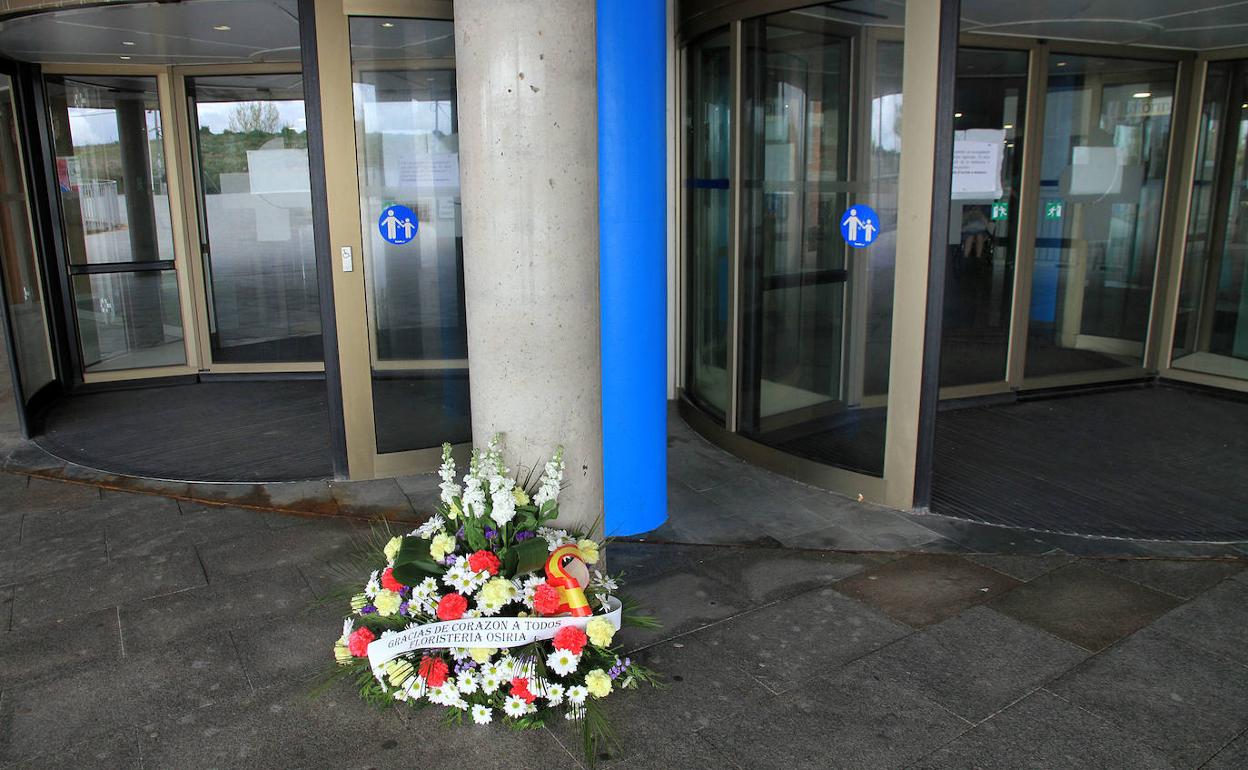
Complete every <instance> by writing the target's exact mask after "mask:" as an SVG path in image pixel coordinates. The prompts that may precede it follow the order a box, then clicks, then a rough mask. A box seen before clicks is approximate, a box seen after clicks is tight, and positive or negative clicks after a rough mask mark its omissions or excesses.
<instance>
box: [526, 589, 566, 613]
mask: <svg viewBox="0 0 1248 770" xmlns="http://www.w3.org/2000/svg"><path fill="white" fill-rule="evenodd" d="M562 604H563V599H561V598H559V592H558V591H556V590H555V587H554V586H552V585H551V584H550V583H541V584H539V585H538V586H537V588H536V589H535V590H534V591H533V609H535V610H537V612H538V614H539V615H554V614H555V613H556V612H558V611H559V606H560V605H562Z"/></svg>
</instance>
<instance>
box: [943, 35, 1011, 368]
mask: <svg viewBox="0 0 1248 770" xmlns="http://www.w3.org/2000/svg"><path fill="white" fill-rule="evenodd" d="M1028 58H1029V57H1028V54H1027V52H1026V51H996V50H987V49H982V48H961V49H959V50H958V78H957V84H956V86H955V90H954V97H953V110H954V118H953V127H954V147H955V150H954V154H955V156H958V157H962V156H964V155H970V154H971V153H975V152H980V153H984V154H985V155H990V156H991V157H992V158H993V160H994V161H995V162H996V163H999V169H998V173H997V179H995V180H991V181H990V182H989V181H987V180H981V179H979V178H977V177H976V176H973V175H969V174H967V175H965V176H964V178H965V179H966V180H968V181H966V182H963V183H959V184H955V185H954V186H955V188H956V189H955V190H954V193H953V200H952V201H951V202H950V207H949V237H948V240H947V242H946V243H947V245H946V254H947V264H946V269H945V304H944V323H943V327H942V332H941V338H940V385H941V387H950V386H958V385H971V384H977V383H986V382H1002V381H1004V380H1005V377H1006V372H1005V365H1006V354H1007V351H1008V349H1009V340H1010V304H1011V299H1012V297H1013V293H1014V259H1015V246H1016V241H1015V231H1016V230H1017V222H1018V196H1019V178H1020V176H1021V174H1022V158H1023V107H1024V105H1025V102H1026V97H1027V63H1028ZM994 145H997V147H994ZM993 153H996V154H995V155H993ZM970 180H974V181H970ZM985 188H991V189H985Z"/></svg>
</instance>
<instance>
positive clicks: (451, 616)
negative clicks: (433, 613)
mask: <svg viewBox="0 0 1248 770" xmlns="http://www.w3.org/2000/svg"><path fill="white" fill-rule="evenodd" d="M467 609H468V600H467V599H465V598H464V597H462V596H460V595H459V594H447V595H446V596H443V597H442V598H441V599H439V600H438V617H439V618H440V619H442V620H459V619H460V618H462V617H463V616H464V610H467Z"/></svg>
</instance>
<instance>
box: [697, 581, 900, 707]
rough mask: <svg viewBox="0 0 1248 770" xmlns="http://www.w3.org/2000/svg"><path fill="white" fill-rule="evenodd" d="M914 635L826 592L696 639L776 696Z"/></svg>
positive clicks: (776, 606) (757, 613)
mask: <svg viewBox="0 0 1248 770" xmlns="http://www.w3.org/2000/svg"><path fill="white" fill-rule="evenodd" d="M908 633H910V629H908V628H907V627H905V626H903V625H901V624H900V623H896V622H894V621H892V620H890V619H888V618H887V617H885V616H884V615H882V614H880V613H878V612H876V611H875V610H873V609H871V608H870V607H867V606H865V605H863V604H859V603H858V602H855V601H853V600H852V599H848V598H846V597H844V596H842V595H841V594H838V593H837V592H836V591H834V590H832V589H828V588H823V589H817V590H815V591H811V592H809V593H805V594H802V595H801V596H798V597H796V598H793V599H787V600H785V601H782V602H778V603H776V604H772V605H768V606H766V607H763V608H762V609H760V610H757V611H754V612H750V613H747V614H745V615H742V616H740V617H737V618H733V619H732V620H730V621H728V622H726V623H719V624H716V625H714V626H712V627H710V628H708V629H706V630H704V631H701V632H699V633H698V634H696V635H695V638H697V639H698V640H699V641H702V642H704V643H706V645H707V646H709V647H711V648H712V649H713V650H714V651H715V655H716V656H718V657H722V658H723V659H724V660H726V661H729V662H732V663H735V664H736V665H738V666H739V667H740V668H741V670H742V671H744V672H746V673H748V674H750V675H751V676H753V677H754V678H755V679H757V680H758V681H759V682H761V683H763V684H764V685H766V686H767V688H768V689H769V690H771V691H772V692H783V691H785V690H788V689H789V688H791V687H794V686H795V685H798V684H801V683H802V682H803V681H805V680H807V679H809V678H811V677H815V676H821V675H824V674H826V673H827V672H829V671H831V670H834V669H835V668H836V667H837V666H839V665H841V664H844V663H846V662H848V661H851V660H854V659H856V658H858V657H860V656H862V655H865V654H867V653H869V652H872V651H874V650H878V649H879V648H881V647H883V646H884V645H886V644H888V643H889V642H892V641H894V640H896V639H899V638H901V637H903V636H905V635H906V634H908Z"/></svg>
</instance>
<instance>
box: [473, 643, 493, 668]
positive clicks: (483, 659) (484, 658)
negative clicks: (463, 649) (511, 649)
mask: <svg viewBox="0 0 1248 770" xmlns="http://www.w3.org/2000/svg"><path fill="white" fill-rule="evenodd" d="M496 652H498V649H497V648H495V647H473V648H472V649H471V650H469V651H468V654H469V655H471V656H472V659H473V660H475V661H476V662H477V663H479V664H481V665H482V666H484V665H485V664H486V663H489V662H490V658H491V657H492V656H493V655H494V653H496Z"/></svg>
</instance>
